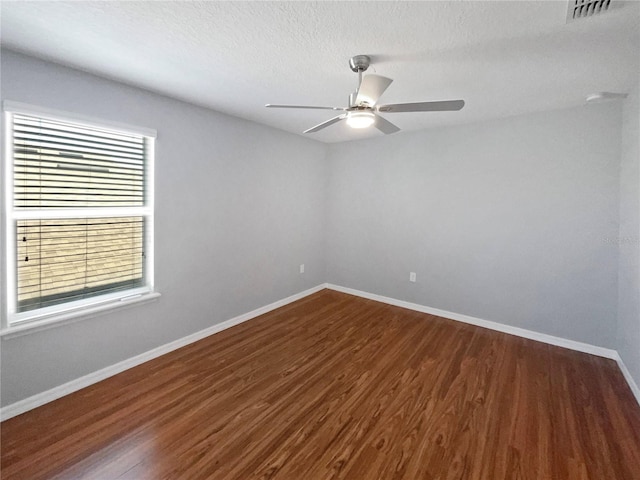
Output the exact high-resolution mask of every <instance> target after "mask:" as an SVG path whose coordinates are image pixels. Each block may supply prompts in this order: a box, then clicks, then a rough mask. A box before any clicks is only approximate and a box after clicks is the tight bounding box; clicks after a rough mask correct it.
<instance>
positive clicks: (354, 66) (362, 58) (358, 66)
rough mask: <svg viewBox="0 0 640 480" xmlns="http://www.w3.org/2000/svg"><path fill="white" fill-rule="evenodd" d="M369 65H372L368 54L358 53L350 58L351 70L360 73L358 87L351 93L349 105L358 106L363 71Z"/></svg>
mask: <svg viewBox="0 0 640 480" xmlns="http://www.w3.org/2000/svg"><path fill="white" fill-rule="evenodd" d="M369 65H371V58H370V57H369V56H368V55H356V56H355V57H351V58H350V59H349V67H350V68H351V71H353V72H356V73H357V74H358V87H357V88H356V91H355V92H353V93H352V94H351V95H349V107H355V106H356V105H355V101H356V97H357V96H358V92H359V91H360V85H362V72H366V71H367V68H369Z"/></svg>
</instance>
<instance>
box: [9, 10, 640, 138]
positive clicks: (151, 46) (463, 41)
mask: <svg viewBox="0 0 640 480" xmlns="http://www.w3.org/2000/svg"><path fill="white" fill-rule="evenodd" d="M612 4H614V5H616V0H613V2H612ZM0 8H1V12H0V13H1V16H2V25H1V26H2V30H1V33H2V35H1V41H2V45H3V46H5V47H7V48H10V49H13V50H16V51H20V52H24V53H27V54H30V55H34V56H37V57H41V58H45V59H48V60H52V61H55V62H58V63H61V64H64V65H69V66H71V67H75V68H79V69H82V70H85V71H88V72H92V73H95V74H98V75H102V76H105V77H108V78H112V79H115V80H119V81H122V82H125V83H128V84H132V85H136V86H139V87H142V88H146V89H148V90H152V91H156V92H159V93H163V94H166V95H169V96H172V97H176V98H179V99H182V100H186V101H188V102H192V103H195V104H199V105H203V106H206V107H210V108H212V109H214V110H218V111H221V112H224V113H228V114H231V115H235V116H238V117H242V118H246V119H249V120H253V121H256V122H259V123H263V124H266V125H270V126H273V127H276V128H280V129H283V130H287V131H290V132H294V133H299V134H301V132H302V130H305V129H306V128H309V127H311V126H313V125H315V124H317V123H320V122H322V121H324V120H327V119H329V118H330V117H332V116H333V114H334V112H331V111H320V110H316V111H299V110H269V109H266V108H264V104H265V103H292V104H311V105H337V106H345V105H346V104H347V101H348V95H349V93H350V92H351V91H353V90H354V88H355V86H356V82H357V76H356V74H354V73H353V72H351V70H350V69H349V67H348V60H349V58H350V57H351V56H353V55H356V54H367V55H370V56H371V57H372V61H373V64H372V67H371V68H370V70H369V73H378V74H380V75H384V76H387V77H390V78H393V79H394V82H393V83H392V84H391V86H390V87H389V89H388V90H387V92H386V93H385V94H384V96H383V97H382V100H381V103H402V102H416V101H428V100H445V99H457V98H463V99H464V100H465V101H466V106H465V108H464V109H463V110H462V111H460V112H446V113H401V114H400V113H396V114H387V115H386V118H388V119H389V120H391V121H393V122H394V123H396V124H397V125H398V126H399V127H400V128H402V129H403V130H404V131H407V130H418V129H424V128H430V127H435V126H441V125H452V124H459V123H468V122H472V121H478V120H486V119H490V118H498V117H505V116H511V115H516V114H521V113H526V112H534V111H541V110H550V109H556V108H565V107H570V106H575V105H580V104H582V103H584V98H585V95H587V94H589V93H592V92H597V91H612V92H626V91H629V90H630V88H631V86H632V85H633V83H634V82H635V81H637V79H638V72H639V70H640V65H639V63H640V62H639V51H640V48H639V45H640V37H639V31H640V3H638V2H628V3H621V2H619V1H618V3H617V5H616V8H612V9H611V10H610V11H609V12H607V13H605V14H603V15H601V16H598V17H592V18H587V19H583V20H578V21H575V22H571V23H569V24H566V23H565V18H566V11H567V2H565V1H532V2H527V1H514V2H507V1H502V2H500V1H476V2H462V1H448V2H351V1H349V2H319V3H318V2H153V1H140V2H136V1H133V2H89V1H83V2H58V1H56V2H9V1H2V2H1V3H0ZM399 134H401V133H399ZM379 135H381V133H379V132H378V131H377V130H375V129H367V130H364V131H355V130H352V129H350V128H349V127H347V126H344V125H336V126H332V127H329V128H327V129H325V130H324V131H322V132H319V133H315V134H309V136H310V137H312V138H315V139H318V140H320V141H324V142H337V141H344V140H352V139H357V138H363V137H367V136H379Z"/></svg>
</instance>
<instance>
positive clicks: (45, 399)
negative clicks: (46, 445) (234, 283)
mask: <svg viewBox="0 0 640 480" xmlns="http://www.w3.org/2000/svg"><path fill="white" fill-rule="evenodd" d="M326 287H327V285H326V284H321V285H318V286H316V287H313V288H310V289H308V290H305V291H303V292H300V293H296V294H295V295H291V296H290V297H287V298H283V299H282V300H278V301H276V302H273V303H270V304H269V305H266V306H264V307H260V308H257V309H255V310H252V311H251V312H248V313H244V314H242V315H238V316H237V317H234V318H231V319H229V320H226V321H224V322H222V323H217V324H215V325H213V326H211V327H209V328H205V329H204V330H200V331H199V332H196V333H193V334H191V335H187V336H186V337H182V338H180V339H178V340H175V341H173V342H169V343H166V344H164V345H161V346H159V347H156V348H154V349H152V350H149V351H147V352H144V353H141V354H140V355H136V356H135V357H131V358H128V359H126V360H123V361H121V362H118V363H116V364H114V365H110V366H108V367H105V368H103V369H101V370H98V371H96V372H93V373H90V374H88V375H84V376H83V377H80V378H76V379H75V380H71V381H70V382H67V383H65V384H63V385H59V386H57V387H54V388H52V389H50V390H47V391H44V392H42V393H38V394H36V395H33V396H31V397H28V398H25V399H24V400H20V401H18V402H15V403H12V404H11V405H7V406H6V407H3V408H2V409H0V420H3V421H4V420H7V419H9V418H11V417H15V416H16V415H20V414H21V413H24V412H27V411H29V410H32V409H34V408H36V407H39V406H41V405H44V404H45V403H49V402H52V401H53V400H56V399H58V398H60V397H64V396H65V395H68V394H70V393H73V392H76V391H78V390H80V389H82V388H85V387H88V386H89V385H93V384H94V383H98V382H100V381H102V380H104V379H106V378H109V377H112V376H113V375H116V374H118V373H121V372H124V371H125V370H128V369H130V368H132V367H135V366H137V365H140V364H142V363H144V362H148V361H149V360H153V359H154V358H157V357H159V356H161V355H164V354H166V353H169V352H171V351H173V350H177V349H178V348H181V347H184V346H185V345H189V344H190V343H194V342H197V341H198V340H202V339H203V338H205V337H208V336H210V335H213V334H215V333H218V332H221V331H222V330H226V329H227V328H230V327H233V326H235V325H238V324H240V323H243V322H246V321H247V320H251V319H252V318H255V317H258V316H260V315H263V314H265V313H267V312H270V311H272V310H275V309H276V308H280V307H282V306H284V305H287V304H289V303H292V302H295V301H296V300H300V299H301V298H304V297H306V296H309V295H311V294H312V293H316V292H319V291H320V290H322V289H324V288H326Z"/></svg>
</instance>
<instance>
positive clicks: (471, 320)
mask: <svg viewBox="0 0 640 480" xmlns="http://www.w3.org/2000/svg"><path fill="white" fill-rule="evenodd" d="M327 288H329V289H331V290H336V291H338V292H343V293H348V294H350V295H355V296H357V297H362V298H368V299H369V300H376V301H378V302H382V303H387V304H389V305H395V306H396V307H402V308H407V309H409V310H415V311H417V312H423V313H429V314H431V315H436V316H438V317H444V318H448V319H451V320H456V321H458V322H464V323H468V324H471V325H476V326H478V327H483V328H488V329H490V330H495V331H498V332H502V333H508V334H510V335H516V336H518V337H523V338H528V339H530V340H536V341H538V342H543V343H548V344H550V345H556V346H558V347H564V348H568V349H570V350H576V351H578V352H584V353H590V354H591V355H597V356H598V357H605V358H611V359H614V360H617V359H618V358H619V356H618V352H617V351H615V350H612V349H610V348H604V347H598V346H596V345H591V344H588V343H582V342H577V341H575V340H568V339H566V338H562V337H555V336H553V335H547V334H546V333H538V332H534V331H532V330H527V329H525V328H520V327H513V326H511V325H505V324H504V323H498V322H492V321H490V320H483V319H481V318H476V317H471V316H469V315H463V314H460V313H455V312H448V311H446V310H440V309H438V308H432V307H426V306H424V305H418V304H417V303H411V302H405V301H404V300H397V299H395V298H390V297H384V296H382V295H376V294H375V293H368V292H363V291H361V290H355V289H353V288H346V287H341V286H339V285H333V284H330V283H329V284H327Z"/></svg>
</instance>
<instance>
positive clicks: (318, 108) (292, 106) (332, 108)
mask: <svg viewBox="0 0 640 480" xmlns="http://www.w3.org/2000/svg"><path fill="white" fill-rule="evenodd" d="M265 107H267V108H306V109H311V110H346V108H345V107H314V106H312V105H274V104H272V103H267V104H266V105H265Z"/></svg>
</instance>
